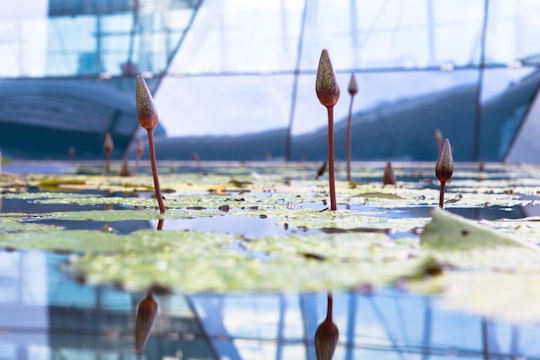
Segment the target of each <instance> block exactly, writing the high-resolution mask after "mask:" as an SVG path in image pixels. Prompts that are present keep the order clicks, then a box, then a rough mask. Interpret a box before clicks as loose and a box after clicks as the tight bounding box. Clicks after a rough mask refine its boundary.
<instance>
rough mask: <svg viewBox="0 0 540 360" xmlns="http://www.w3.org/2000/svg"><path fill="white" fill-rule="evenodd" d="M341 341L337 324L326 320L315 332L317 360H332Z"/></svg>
mask: <svg viewBox="0 0 540 360" xmlns="http://www.w3.org/2000/svg"><path fill="white" fill-rule="evenodd" d="M338 339H339V330H338V327H337V326H336V324H334V323H333V322H332V321H331V320H329V319H326V320H324V321H323V322H322V323H320V325H319V327H318V328H317V331H316V332H315V355H316V357H317V360H332V358H333V356H334V352H335V351H336V347H337V343H338Z"/></svg>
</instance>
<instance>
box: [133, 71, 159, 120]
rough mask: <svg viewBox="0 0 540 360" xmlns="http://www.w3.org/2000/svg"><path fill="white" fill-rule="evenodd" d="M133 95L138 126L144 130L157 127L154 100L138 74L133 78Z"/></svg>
mask: <svg viewBox="0 0 540 360" xmlns="http://www.w3.org/2000/svg"><path fill="white" fill-rule="evenodd" d="M135 81H136V82H135V94H136V100H137V113H138V115H139V124H141V127H143V128H145V129H146V130H152V129H154V128H155V127H156V126H157V123H158V115H157V110H156V107H155V105H154V99H153V98H152V94H151V93H150V90H148V86H147V85H146V82H145V81H144V78H143V77H142V76H141V75H140V74H139V75H137V77H136V78H135Z"/></svg>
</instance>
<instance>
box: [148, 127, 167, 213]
mask: <svg viewBox="0 0 540 360" xmlns="http://www.w3.org/2000/svg"><path fill="white" fill-rule="evenodd" d="M147 132H148V148H149V150H150V163H151V165H152V177H153V178H154V189H155V191H156V198H157V202H158V205H159V212H160V213H162V214H163V213H165V204H164V203H163V196H161V189H160V188H159V178H158V170H157V160H156V151H155V149H154V129H148V130H147Z"/></svg>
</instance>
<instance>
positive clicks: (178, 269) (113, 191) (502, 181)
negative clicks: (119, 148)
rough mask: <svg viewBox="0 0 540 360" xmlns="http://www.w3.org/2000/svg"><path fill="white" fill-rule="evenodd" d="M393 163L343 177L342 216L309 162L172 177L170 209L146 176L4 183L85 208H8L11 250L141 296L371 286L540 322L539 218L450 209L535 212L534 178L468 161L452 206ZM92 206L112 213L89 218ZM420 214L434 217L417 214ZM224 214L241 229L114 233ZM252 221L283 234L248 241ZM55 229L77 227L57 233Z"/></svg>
mask: <svg viewBox="0 0 540 360" xmlns="http://www.w3.org/2000/svg"><path fill="white" fill-rule="evenodd" d="M383 165H384V164H365V163H364V164H362V169H358V170H355V171H353V178H355V179H358V182H349V181H346V180H345V179H343V180H338V181H336V194H337V210H336V211H327V209H328V204H327V198H328V190H327V187H326V186H325V184H324V182H325V180H324V179H320V180H319V179H317V180H316V179H315V178H316V168H317V164H310V163H306V164H300V163H299V164H288V166H284V165H283V164H281V165H276V164H274V165H273V166H268V165H264V164H262V165H261V164H244V165H243V166H235V167H227V166H225V167H222V168H219V167H216V168H213V169H209V171H208V172H207V173H206V174H203V173H179V172H176V171H175V169H174V168H171V167H168V168H162V169H160V172H161V177H160V179H161V181H162V184H163V190H164V192H165V199H164V203H165V205H166V207H167V212H165V213H161V212H160V211H159V209H156V204H155V199H153V198H152V196H151V195H152V194H153V189H152V188H151V187H150V188H149V186H148V183H149V182H150V183H151V177H150V175H146V174H143V173H141V174H139V175H137V176H131V177H120V176H115V175H109V176H102V175H63V176H61V175H58V176H53V177H51V176H49V175H47V176H45V175H43V176H40V175H31V176H30V175H29V176H9V175H7V174H4V175H2V183H1V185H2V188H3V194H2V197H3V198H4V199H24V200H25V201H27V202H30V203H36V204H41V205H45V204H71V205H73V206H75V207H78V206H80V209H77V208H75V211H69V212H41V213H37V214H34V213H1V214H0V216H1V217H2V221H1V222H0V232H1V234H0V246H1V247H3V248H6V249H33V250H35V249H39V250H46V251H61V252H69V253H72V256H71V257H70V260H69V262H68V263H67V264H66V265H65V266H64V270H65V271H66V272H67V273H68V274H70V275H71V276H73V277H74V278H76V279H78V280H81V281H85V282H87V283H90V284H110V285H114V286H119V287H122V288H125V289H127V290H133V291H145V290H156V291H157V290H160V291H169V292H182V293H188V294H193V293H200V292H228V293H230V292H233V293H234V292H304V291H337V290H350V291H365V289H366V287H367V288H376V287H378V286H398V288H399V289H403V290H408V291H414V292H419V293H424V294H437V295H438V296H439V297H440V299H441V301H442V304H444V305H446V306H448V307H450V308H454V309H458V310H462V311H466V312H472V313H476V314H480V315H483V316H490V317H497V318H503V319H506V320H509V321H515V322H534V321H538V320H540V310H538V308H537V306H536V304H537V303H538V301H540V290H539V289H540V287H539V286H537V283H540V261H538V260H539V259H540V253H539V250H538V248H537V245H536V241H537V240H536V239H537V234H538V231H539V230H540V222H538V221H536V220H537V218H523V219H518V220H508V219H504V218H502V219H499V220H490V221H488V220H482V219H478V220H476V219H471V220H468V219H465V218H463V217H460V216H458V215H455V214H453V212H457V210H460V209H466V208H470V209H485V208H488V207H493V208H499V209H501V210H499V211H501V212H504V209H509V210H510V209H518V208H521V207H530V208H534V207H535V206H536V200H534V198H535V196H537V194H538V189H540V187H539V186H540V179H538V178H537V177H535V176H534V174H535V172H536V171H537V169H535V168H532V167H531V168H529V167H508V166H503V165H497V166H496V165H491V166H490V167H489V171H484V172H482V173H479V172H478V171H477V169H476V168H475V167H474V166H466V165H460V166H457V169H456V172H455V173H454V178H453V179H452V180H451V182H450V183H449V184H448V187H447V189H446V192H447V195H446V200H445V208H446V210H442V209H440V208H438V206H437V205H438V203H439V191H438V189H437V186H436V184H435V182H434V171H433V169H434V167H433V165H434V164H414V163H411V164H399V163H398V164H395V165H394V171H395V174H396V177H397V180H398V181H397V184H396V185H383V183H382V181H381V179H382V176H383V168H384V166H383ZM338 170H339V169H338ZM83 172H87V171H83ZM338 174H339V172H338ZM400 179H408V180H407V181H400ZM88 190H99V191H100V192H101V193H102V194H104V195H103V196H101V197H96V193H95V191H94V192H91V193H88ZM86 205H94V206H96V205H97V206H103V210H86ZM419 209H424V210H425V209H428V210H429V211H431V213H430V212H429V211H428V212H427V216H420V217H419V216H417V215H415V210H419ZM424 213H426V212H424ZM217 217H220V218H222V219H225V220H230V221H231V222H234V223H235V224H238V229H237V230H235V231H228V232H220V231H205V229H203V228H201V229H196V230H189V231H188V230H181V229H178V230H164V231H156V230H154V229H148V228H147V229H141V230H135V231H132V232H127V233H119V232H117V231H114V229H115V224H117V223H118V222H123V221H131V220H143V221H148V223H152V224H154V223H156V222H160V221H161V222H162V223H163V222H164V223H165V224H167V223H168V222H169V223H174V222H175V221H177V220H178V219H182V221H188V222H189V221H196V220H197V219H200V218H210V219H212V218H217ZM246 218H254V219H257V220H256V221H260V222H261V224H266V225H268V224H270V226H271V227H275V228H279V229H281V231H282V232H283V233H281V234H280V235H279V236H276V235H272V234H270V235H265V234H262V235H260V236H251V235H246V233H245V232H244V231H243V229H242V223H243V222H242V219H246ZM54 221H56V222H58V221H63V222H64V223H65V222H69V223H70V224H72V226H69V229H66V228H64V227H59V226H58V225H50V224H52V223H53V222H54ZM89 221H94V222H106V223H107V224H108V225H109V227H107V228H104V229H101V231H100V230H86V229H79V230H78V229H77V224H78V223H80V224H82V223H88V222H89ZM165 228H166V226H165ZM494 279H496V280H495V281H494Z"/></svg>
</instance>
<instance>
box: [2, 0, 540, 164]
mask: <svg viewBox="0 0 540 360" xmlns="http://www.w3.org/2000/svg"><path fill="white" fill-rule="evenodd" d="M0 8H1V10H2V11H1V14H0V20H1V21H0V39H1V41H0V51H1V52H2V57H0V78H1V79H0V92H3V93H6V94H9V93H10V92H11V89H10V88H11V84H14V82H16V83H24V84H26V85H25V86H26V87H28V88H33V89H39V91H34V93H38V95H39V96H37V97H36V96H34V95H35V94H30V95H28V96H27V94H26V93H24V92H22V93H21V92H15V95H14V96H10V97H8V96H7V95H6V97H2V98H1V99H0V100H2V101H1V103H2V104H3V105H2V110H3V111H2V113H1V114H2V115H0V124H2V126H3V127H5V128H6V129H8V130H6V133H10V134H13V133H16V132H19V131H20V127H25V126H29V125H30V126H35V124H36V123H42V126H43V127H40V128H39V130H43V131H44V132H47V131H48V130H45V129H46V128H48V129H49V130H50V129H55V130H56V129H61V130H62V129H65V128H66V125H65V124H69V123H71V124H72V126H71V127H72V128H73V127H78V124H80V123H81V119H85V117H88V119H86V122H87V123H91V122H94V121H93V120H90V114H86V113H85V114H82V113H83V112H82V111H80V112H79V114H77V116H75V117H73V116H69V118H70V119H68V120H65V119H64V120H62V121H56V122H55V121H53V120H52V119H56V118H59V119H62V118H63V114H65V111H63V112H62V111H60V112H58V111H57V110H58V109H59V107H58V102H57V103H55V105H54V106H49V105H50V104H51V103H50V102H54V100H53V99H55V100H58V101H60V103H67V104H70V103H73V102H75V103H77V102H80V101H84V97H85V96H86V95H87V93H89V94H90V97H92V94H94V95H93V96H94V98H97V99H99V98H100V96H99V94H100V93H104V94H109V93H111V92H116V94H117V99H118V101H115V104H117V106H115V107H112V108H111V107H110V105H107V104H105V105H104V104H101V103H97V104H93V105H92V106H95V107H96V108H97V109H100V108H103V107H104V109H105V110H104V111H102V112H100V113H99V114H101V115H103V114H105V113H108V114H109V115H108V116H104V117H102V118H101V119H100V120H99V121H97V122H94V125H95V129H94V130H92V132H90V133H89V132H87V131H86V132H85V131H81V132H80V134H78V135H80V136H73V137H71V136H70V134H74V133H62V138H65V141H64V142H56V144H53V145H54V146H53V145H51V146H50V147H49V148H47V149H44V150H43V151H41V152H40V153H39V155H43V154H47V156H51V157H65V156H67V155H66V154H67V150H66V149H67V148H68V147H70V146H75V147H76V148H77V154H78V155H79V156H80V157H81V158H91V157H96V156H98V154H99V156H101V147H102V139H103V137H104V134H105V133H106V132H107V131H113V132H114V131H115V130H114V127H115V125H114V124H115V123H118V122H119V120H118V119H119V118H125V119H131V120H129V121H128V120H126V121H128V122H125V123H123V121H120V122H122V123H123V125H121V128H122V129H124V130H123V131H119V132H117V133H116V134H115V135H116V136H115V137H114V138H116V139H115V140H116V142H117V145H118V146H116V148H117V150H116V154H115V155H116V157H121V156H124V155H125V156H129V154H128V153H126V151H127V146H128V144H129V143H130V142H131V141H132V139H133V137H134V136H136V132H137V129H138V127H137V123H136V121H135V120H134V119H133V118H134V116H135V114H134V99H133V98H134V96H133V92H134V91H133V84H134V81H133V77H134V75H135V74H137V73H142V74H144V75H145V76H147V78H148V82H149V85H150V87H151V90H152V91H153V92H154V94H155V98H156V103H157V105H158V109H159V112H160V125H161V126H162V128H161V129H160V130H161V134H163V133H165V131H166V133H167V135H168V137H167V138H162V139H159V140H158V141H157V145H158V151H160V153H161V157H164V158H168V159H178V160H181V159H190V158H191V156H192V153H193V152H197V153H198V154H199V156H200V157H201V159H208V160H210V159H224V158H229V159H244V160H249V159H254V160H259V159H264V158H265V157H266V155H267V154H268V153H272V154H273V155H274V158H279V157H287V158H291V159H293V160H294V159H296V160H298V159H300V158H306V159H308V160H309V159H311V160H321V159H324V157H325V153H324V149H323V147H320V146H319V145H318V144H317V143H316V142H313V141H311V140H310V139H319V138H323V137H324V134H325V131H326V130H325V124H326V121H325V110H324V108H323V107H322V106H321V105H320V104H319V103H318V101H317V99H316V96H315V92H314V81H315V75H316V69H317V64H318V59H319V56H320V52H321V49H323V48H326V49H328V51H329V54H330V57H331V60H332V63H333V65H334V68H335V70H336V72H337V74H338V77H339V83H340V86H341V88H342V95H341V99H340V101H339V102H338V104H337V105H336V107H335V112H336V116H335V119H336V123H337V125H336V126H337V127H338V129H343V128H344V126H343V124H344V122H345V119H346V117H347V114H348V107H349V101H350V97H349V95H348V94H347V92H346V88H347V84H348V81H349V77H350V75H351V74H353V73H354V74H355V76H356V79H357V81H358V83H359V88H360V89H359V93H358V94H357V95H356V96H355V99H354V103H353V111H354V116H353V131H355V132H356V133H357V134H358V138H356V137H354V138H353V151H354V158H355V159H358V160H370V159H371V160H375V159H376V160H392V159H394V160H397V159H403V160H432V159H433V157H434V152H436V146H435V145H434V143H433V133H434V131H435V130H436V129H439V130H441V131H442V133H443V136H445V137H448V138H449V139H450V140H451V142H452V143H453V144H454V145H455V146H454V147H455V151H456V160H480V159H484V160H493V161H495V160H503V159H504V158H505V156H506V155H507V153H508V151H509V148H510V147H511V145H512V144H513V143H514V142H515V141H516V133H517V132H518V130H519V128H520V126H521V124H522V123H523V120H524V119H525V117H526V116H527V114H529V111H528V110H529V108H530V104H531V102H532V100H533V98H534V97H535V94H536V90H537V88H538V81H537V80H538V79H537V76H535V74H536V71H537V66H538V64H539V61H540V57H538V54H539V53H540V49H539V47H540V45H538V42H537V41H536V37H535V34H537V33H538V31H540V29H539V27H540V25H538V22H537V21H535V19H536V18H537V17H538V15H539V14H538V13H539V12H540V8H539V7H538V5H537V2H536V1H534V0H515V1H504V0H386V1H378V2H374V1H368V0H353V1H349V0H337V1H335V0H291V1H281V0H269V1H264V2H260V1H243V0H205V1H204V3H202V2H201V1H200V0H85V1H68V0H50V1H38V0H21V1H19V2H17V4H16V5H13V4H12V5H9V6H7V5H6V6H3V7H2V6H0ZM23 80H24V81H23ZM34 81H35V82H34ZM58 82H60V83H61V84H60V85H61V87H62V86H66V84H69V85H67V86H68V87H77V86H79V85H81V84H89V91H88V92H86V91H82V92H79V93H78V94H77V95H78V96H74V97H75V99H71V98H69V97H65V96H64V95H62V96H61V97H58V96H57V94H56V91H55V87H56V86H57V83H58ZM71 84H76V85H73V86H72V85H71ZM2 86H4V87H5V89H2V88H1V87H2ZM17 86H18V85H17ZM83 87H84V85H83ZM100 87H102V89H103V90H101V89H100ZM72 92H73V91H72ZM42 94H43V96H41V95H42ZM122 96H123V99H121V98H122ZM14 98H17V100H15V99H14ZM23 98H24V99H23ZM23 100H24V101H23ZM90 103H92V100H90ZM81 107H82V106H81ZM28 108H36V109H38V110H37V111H36V112H35V113H34V114H30V117H29V113H28V111H27V109H28ZM61 108H62V106H60V110H63V109H61ZM14 109H15V110H17V109H18V110H17V111H15V110H14ZM25 109H26V110H25ZM128 109H129V111H128ZM7 110H9V111H7ZM23 110H24V111H23ZM68 112H69V111H68ZM119 113H121V114H120V115H119ZM6 114H10V115H9V116H8V115H6ZM94 115H95V114H94ZM101 115H99V116H101ZM43 119H51V120H48V121H44V120H43ZM98 123H99V124H101V125H100V126H98ZM59 124H62V125H59ZM389 124H391V125H389ZM68 127H69V126H68ZM81 127H84V126H81ZM98 128H99V129H98ZM69 131H71V130H69ZM397 133H399V136H396V134H397ZM255 134H256V135H255ZM372 134H374V135H373V136H372ZM342 135H343V134H337V135H336V136H342ZM254 136H255V137H258V138H259V139H260V138H265V139H267V140H268V141H266V142H257V144H255V146H256V147H255V148H253V149H249V150H247V151H246V150H245V149H247V146H252V145H254V144H253V141H252V139H253V137H254ZM375 136H379V137H382V139H387V140H388V141H376V140H373V138H374V137H375ZM209 137H212V138H214V139H215V138H219V141H214V142H215V143H219V144H220V146H225V147H231V148H234V149H241V148H242V147H243V148H244V151H235V152H231V151H229V152H227V151H225V152H223V151H220V149H217V148H215V146H214V148H212V145H211V144H209V143H208V139H209ZM84 139H88V141H85V140H84ZM250 139H251V140H250ZM370 139H371V140H370ZM0 141H2V143H3V145H2V146H3V149H2V150H3V151H5V152H6V153H8V154H9V153H11V155H17V154H18V155H20V156H22V157H32V156H36V155H38V154H36V152H35V151H34V150H32V149H29V148H27V147H23V146H22V144H17V143H15V142H14V141H12V137H11V135H10V137H9V138H7V137H6V138H0ZM317 141H319V140H317ZM73 143H76V144H75V145H73ZM61 144H62V145H61ZM199 144H204V146H203V145H199ZM391 144H396V145H395V146H390V145H391ZM341 145H342V141H341V140H339V138H338V142H337V148H336V154H337V156H338V158H342V154H343V153H344V149H341V147H342V146H341ZM159 149H161V150H159Z"/></svg>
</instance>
